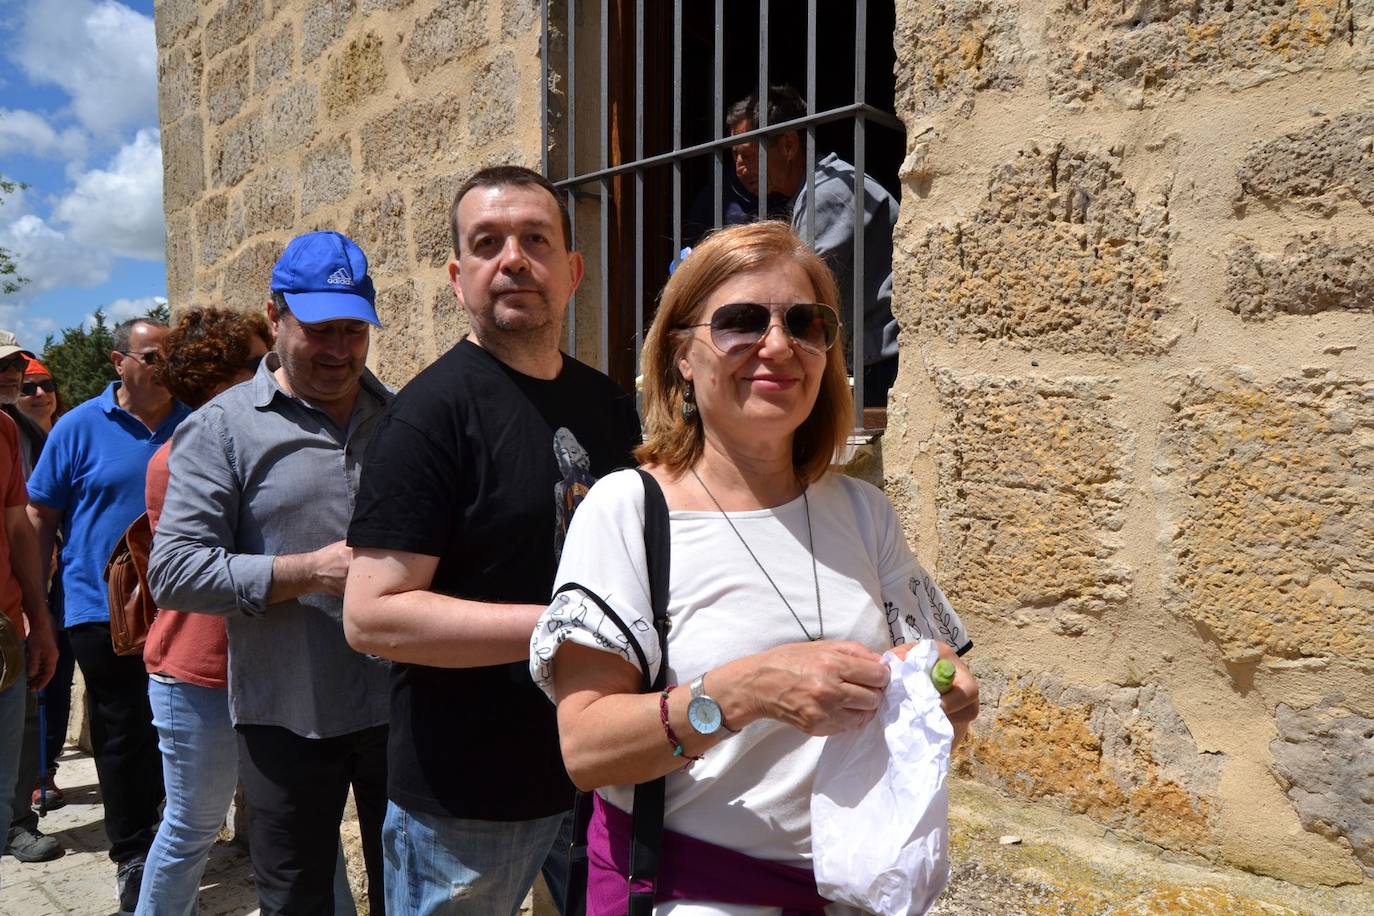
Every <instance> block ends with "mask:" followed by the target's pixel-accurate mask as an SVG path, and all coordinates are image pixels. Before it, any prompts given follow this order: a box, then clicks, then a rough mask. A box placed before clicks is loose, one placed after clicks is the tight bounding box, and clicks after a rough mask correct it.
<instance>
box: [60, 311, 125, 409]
mask: <svg viewBox="0 0 1374 916" xmlns="http://www.w3.org/2000/svg"><path fill="white" fill-rule="evenodd" d="M113 349H114V338H113V337H112V336H111V335H110V328H109V327H108V326H107V325H106V324H105V313H104V312H103V311H101V310H100V309H96V312H95V325H94V326H93V327H92V328H90V329H89V330H87V329H86V328H85V327H84V326H83V325H77V326H75V327H71V328H64V329H63V330H62V340H61V341H60V342H59V341H55V340H53V336H52V335H51V334H49V335H48V339H47V340H45V341H44V342H43V364H44V365H45V366H47V367H48V371H49V372H51V373H52V377H53V378H54V379H56V380H57V384H58V387H59V388H60V389H61V391H62V400H63V401H65V402H66V404H67V407H68V408H71V407H75V406H76V405H77V404H80V403H81V402H82V401H85V400H88V399H90V398H93V397H95V396H96V395H97V394H100V392H102V391H104V390H105V386H106V385H108V384H110V382H112V381H114V379H115V378H116V377H117V376H116V375H115V371H114V363H113V362H112V361H111V360H110V351H111V350H113Z"/></svg>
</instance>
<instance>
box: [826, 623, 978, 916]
mask: <svg viewBox="0 0 1374 916" xmlns="http://www.w3.org/2000/svg"><path fill="white" fill-rule="evenodd" d="M938 657H939V653H938V652H937V650H936V647H935V644H934V643H933V642H931V641H929V640H927V641H924V642H922V643H921V644H920V645H917V646H916V647H914V648H913V649H912V650H911V654H910V655H908V656H907V658H906V660H905V661H899V660H898V659H897V658H896V656H894V655H893V654H892V653H890V652H889V653H887V654H886V655H884V656H883V661H884V662H885V663H886V664H887V666H888V669H889V670H890V671H891V672H892V680H891V682H890V683H889V684H888V686H887V691H886V692H885V693H884V694H883V702H882V707H881V708H880V709H879V710H878V713H877V715H875V716H874V717H873V721H871V722H869V723H868V725H866V726H864V727H863V728H861V729H858V730H856V731H850V732H844V733H843V734H839V735H832V736H830V737H829V738H827V739H826V740H825V747H824V748H822V750H821V758H820V762H819V764H818V765H817V767H816V780H815V783H814V785H813V788H812V792H811V854H812V866H813V867H814V869H815V872H816V888H817V889H818V890H819V891H820V893H821V895H822V896H824V897H826V898H827V899H829V900H832V901H834V902H836V903H847V904H850V905H852V906H857V907H860V908H861V909H863V910H866V911H868V912H870V913H877V914H880V916H907V914H913V913H924V912H926V911H927V910H928V909H930V908H931V906H933V905H934V903H935V899H936V898H937V897H939V896H940V892H941V891H942V890H944V888H945V884H946V883H948V881H949V795H948V793H947V791H946V789H945V775H946V773H947V772H948V771H949V752H950V747H951V745H952V743H953V741H954V728H953V726H952V725H950V722H949V719H948V718H946V717H945V714H944V712H943V711H942V710H941V709H940V695H939V693H938V692H936V690H935V685H934V684H932V683H931V681H930V668H931V666H932V665H934V664H935V661H936V659H937V658H938Z"/></svg>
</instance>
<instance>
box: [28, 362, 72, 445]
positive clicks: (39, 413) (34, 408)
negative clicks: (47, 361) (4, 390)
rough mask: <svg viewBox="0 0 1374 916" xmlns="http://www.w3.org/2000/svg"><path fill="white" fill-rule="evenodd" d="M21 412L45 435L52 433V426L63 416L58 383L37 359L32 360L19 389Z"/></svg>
mask: <svg viewBox="0 0 1374 916" xmlns="http://www.w3.org/2000/svg"><path fill="white" fill-rule="evenodd" d="M17 403H18V406H19V412H20V413H22V414H23V415H24V416H26V417H28V418H29V419H30V420H32V421H33V422H34V423H36V424H37V425H38V427H39V428H40V429H42V430H43V432H45V433H50V432H52V425H53V424H54V423H56V422H57V418H58V417H60V416H61V415H62V401H61V398H60V397H59V396H58V393H57V383H56V382H55V381H53V378H52V373H50V372H49V371H48V367H47V366H45V365H43V364H42V363H40V362H39V361H38V360H36V359H30V360H29V364H28V366H27V367H26V368H25V369H24V381H23V383H22V384H21V386H20V388H19V401H18V402H17Z"/></svg>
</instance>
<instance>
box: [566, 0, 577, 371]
mask: <svg viewBox="0 0 1374 916" xmlns="http://www.w3.org/2000/svg"><path fill="white" fill-rule="evenodd" d="M566 2H567V4H568V9H567V14H568V25H567V31H566V32H565V33H564V36H563V38H564V40H565V41H566V42H567V44H568V64H567V71H568V72H567V73H566V74H565V76H566V78H565V79H564V83H565V84H566V85H567V87H568V88H567V104H566V107H567V111H566V112H564V119H563V120H564V123H565V124H566V125H567V128H568V133H567V141H568V142H567V149H566V150H565V152H566V153H567V159H568V174H567V175H565V176H564V177H565V178H572V177H573V176H574V175H576V174H577V129H576V128H577V94H576V93H577V38H576V36H577V13H576V10H577V4H576V2H574V0H566ZM568 217H569V219H570V220H571V221H572V223H571V226H570V228H571V229H572V234H573V237H572V238H570V239H568V247H569V248H574V249H575V248H579V247H581V246H579V245H578V244H577V195H576V194H574V193H573V188H572V187H571V186H569V188H568ZM568 353H570V354H572V356H574V357H576V356H577V295H576V293H574V294H573V296H572V298H571V299H569V300H568Z"/></svg>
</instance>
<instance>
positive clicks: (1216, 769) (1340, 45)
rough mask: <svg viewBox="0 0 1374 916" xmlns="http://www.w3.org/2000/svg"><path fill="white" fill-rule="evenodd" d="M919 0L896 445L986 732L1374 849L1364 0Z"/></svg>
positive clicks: (1177, 805) (984, 743)
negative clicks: (966, 653)
mask: <svg viewBox="0 0 1374 916" xmlns="http://www.w3.org/2000/svg"><path fill="white" fill-rule="evenodd" d="M897 11H898V12H897V19H898V23H899V26H898V30H897V36H896V42H897V45H896V49H897V56H898V64H897V72H896V74H895V77H896V85H897V88H898V99H899V101H898V114H899V115H900V116H901V117H902V118H903V119H904V120H905V123H906V125H907V130H908V134H907V136H908V155H907V158H906V161H905V163H904V165H903V168H902V175H901V178H902V181H903V186H904V194H903V200H902V220H901V225H900V227H899V238H898V243H897V248H898V252H897V254H896V256H895V265H894V266H895V272H896V274H895V298H894V306H895V310H896V312H897V316H898V318H899V320H900V322H901V324H902V336H901V345H902V368H901V374H900V378H899V379H898V382H897V385H896V388H895V389H894V393H893V396H892V402H891V407H890V412H889V423H888V428H887V434H886V437H885V439H884V447H883V461H884V468H885V472H886V475H887V481H886V483H887V489H888V492H889V494H891V495H892V496H893V497H894V499H896V500H897V501H898V503H899V506H900V509H901V511H902V512H903V516H904V518H905V520H906V522H907V528H908V532H909V534H910V536H911V540H912V543H913V546H914V547H915V548H916V549H917V550H918V552H919V553H920V554H921V555H922V556H923V557H924V558H925V559H926V560H927V561H928V564H929V565H932V566H933V567H934V569H935V571H936V572H937V575H938V576H939V578H940V579H941V580H942V582H943V584H944V586H945V588H946V590H947V591H948V592H949V595H950V597H951V599H952V600H953V601H954V602H955V604H956V606H957V607H959V608H960V609H961V611H962V613H963V615H964V619H965V621H966V622H967V623H968V625H969V629H970V631H971V632H972V634H973V637H974V642H975V650H974V654H973V659H974V666H975V670H977V671H978V672H979V673H980V674H981V675H982V678H983V686H984V713H983V716H982V717H981V719H980V720H979V722H978V723H977V724H976V725H975V728H974V734H973V739H972V740H971V742H970V743H969V745H968V747H967V749H966V751H965V752H963V753H962V754H961V756H960V759H959V761H958V765H959V768H960V769H961V770H962V772H964V773H965V774H968V775H971V776H972V777H973V778H976V779H979V780H981V781H984V782H988V783H991V784H993V785H996V786H998V787H999V788H1001V789H1002V790H1003V791H1005V792H1007V793H1010V794H1013V795H1017V796H1023V797H1028V798H1034V799H1042V800H1044V803H1046V804H1050V805H1057V806H1060V807H1062V808H1063V809H1065V810H1070V811H1074V812H1079V813H1084V814H1087V815H1088V816H1090V817H1092V818H1094V819H1095V820H1097V821H1098V822H1100V823H1101V824H1103V825H1104V826H1106V827H1108V828H1111V829H1113V830H1116V831H1118V832H1120V833H1123V834H1125V835H1128V836H1133V837H1137V838H1139V839H1142V840H1145V841H1147V842H1150V843H1153V844H1156V845H1158V846H1160V847H1163V848H1165V849H1169V850H1175V851H1178V852H1182V853H1191V854H1196V855H1200V856H1203V857H1206V858H1208V859H1211V860H1214V861H1217V862H1224V863H1227V864H1232V865H1237V866H1241V867H1244V868H1247V869H1250V870H1253V871H1256V872H1259V873H1263V874H1268V875H1273V876H1277V877H1280V878H1284V879H1287V880H1291V881H1297V882H1303V883H1314V884H1318V883H1321V884H1340V883H1349V882H1362V881H1370V880H1371V879H1374V803H1372V802H1371V795H1370V791H1369V787H1370V786H1371V785H1374V771H1371V769H1370V766H1371V763H1370V762H1371V761H1374V676H1372V675H1374V6H1371V5H1370V4H1369V3H1367V2H1360V0H1224V2H1223V0H1202V2H1193V3H1186V4H1176V3H1170V2H1165V3H1127V4H1124V5H1123V4H1121V3H1116V2H1113V3H1110V4H1108V3H1105V2H1098V0H1073V2H1060V0H1027V2H1022V3H1009V2H999V0H898V3H897Z"/></svg>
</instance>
